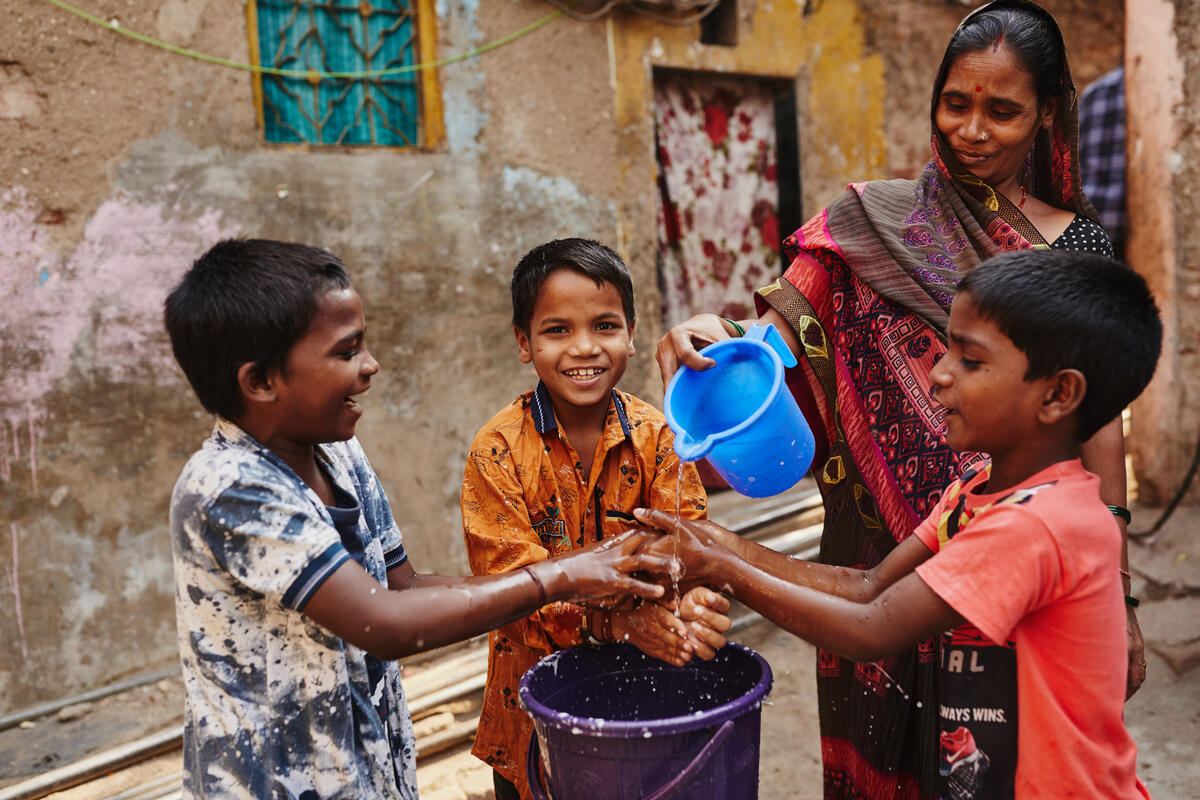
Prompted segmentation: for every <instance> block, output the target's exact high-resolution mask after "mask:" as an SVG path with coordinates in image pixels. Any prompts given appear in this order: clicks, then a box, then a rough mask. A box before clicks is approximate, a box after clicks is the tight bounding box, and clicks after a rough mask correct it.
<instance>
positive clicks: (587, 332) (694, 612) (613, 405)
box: [462, 239, 729, 800]
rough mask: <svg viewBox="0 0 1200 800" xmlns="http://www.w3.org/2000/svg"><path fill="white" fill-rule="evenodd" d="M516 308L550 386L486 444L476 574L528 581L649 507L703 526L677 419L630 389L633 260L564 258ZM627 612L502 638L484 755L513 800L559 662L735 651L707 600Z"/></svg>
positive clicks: (476, 510) (721, 608) (722, 602)
mask: <svg viewBox="0 0 1200 800" xmlns="http://www.w3.org/2000/svg"><path fill="white" fill-rule="evenodd" d="M512 298H513V330H514V333H515V335H516V339H517V349H518V351H519V353H520V358H521V361H522V362H523V363H526V364H530V363H531V364H533V367H534V369H535V370H536V371H537V374H538V377H539V378H540V380H539V382H538V386H537V388H536V389H534V390H533V391H531V392H526V393H525V394H523V395H521V396H520V397H518V398H517V399H516V400H515V401H514V402H512V403H511V404H509V405H508V406H507V407H505V408H504V409H502V410H501V411H500V412H499V413H498V414H496V416H494V417H493V418H492V419H491V420H490V421H489V422H488V423H487V424H486V425H484V426H483V428H481V429H480V431H479V433H478V434H476V436H475V440H474V442H473V443H472V444H471V450H470V453H469V454H468V455H467V463H466V467H465V470H464V474H463V489H462V515H463V533H464V535H465V536H466V541H467V555H468V557H469V559H470V562H471V569H472V570H473V571H474V572H475V574H476V575H488V574H492V573H497V572H509V571H511V570H514V569H520V568H521V567H523V566H525V565H528V564H533V563H536V562H538V561H542V560H545V559H548V558H555V557H557V556H561V555H562V554H564V553H567V552H570V551H572V550H574V549H577V548H580V547H583V546H584V545H586V544H589V543H592V542H595V541H598V540H600V539H604V538H608V537H611V536H614V535H616V534H617V533H620V532H621V531H624V530H626V529H628V528H629V527H630V526H633V525H636V521H635V520H634V518H633V516H632V514H631V512H632V511H633V509H634V508H636V507H638V506H650V507H653V508H659V509H662V510H663V511H664V512H665V513H668V514H670V515H672V516H674V515H675V514H676V513H678V514H680V515H681V516H682V517H683V518H685V519H698V518H702V517H703V516H704V513H705V508H706V504H707V502H706V497H705V494H704V488H703V487H702V486H701V484H700V480H699V477H698V475H697V473H696V468H695V466H693V465H692V464H681V463H680V461H679V458H678V456H676V455H675V450H674V448H673V447H672V443H673V441H674V437H673V435H672V433H671V430H670V429H669V428H668V427H667V424H666V420H665V418H664V417H663V415H662V413H661V412H659V411H658V410H657V409H655V408H654V407H653V406H651V405H649V404H648V403H645V402H643V401H641V400H639V399H638V398H636V397H634V396H632V395H629V394H626V393H624V392H618V391H617V390H616V389H615V388H614V387H615V386H616V384H617V382H618V381H619V380H620V379H621V376H622V374H623V373H624V372H625V365H626V362H627V361H628V359H629V357H630V356H632V355H633V324H634V307H633V283H632V281H631V279H630V277H629V272H628V270H627V269H626V268H625V264H624V263H623V262H622V261H621V258H620V256H618V255H617V254H616V253H615V252H613V251H612V250H610V249H609V248H607V247H605V246H604V245H602V244H599V243H597V242H593V241H589V240H585V239H560V240H556V241H552V242H548V243H546V244H543V245H541V246H539V247H536V248H534V249H533V250H531V251H530V252H529V253H528V254H527V255H526V256H525V257H524V258H523V259H521V261H520V263H518V264H517V267H516V269H515V270H514V271H513V277H512ZM681 473H682V474H681ZM676 509H678V512H677V510H676ZM613 603H617V605H615V606H614V607H610V608H599V607H594V608H584V607H582V606H579V605H572V604H570V603H551V604H550V605H547V606H545V607H544V608H542V609H541V610H540V611H538V612H536V613H534V614H532V615H530V616H528V617H525V618H523V619H520V620H518V621H516V622H513V623H511V624H509V625H506V626H505V627H503V628H500V629H498V630H496V631H493V632H492V633H491V634H490V637H489V639H490V641H489V643H490V645H491V650H490V652H489V655H488V677H487V686H486V687H485V689H484V701H483V710H482V711H481V713H480V718H479V732H478V734H477V735H476V737H475V746H474V748H473V749H472V753H474V754H475V755H476V756H477V757H478V758H480V759H482V760H484V761H486V762H487V763H488V764H491V765H492V767H493V769H494V770H495V786H496V797H497V798H498V799H499V800H506V798H515V797H517V796H518V795H519V796H520V797H523V798H528V797H529V796H530V794H529V787H528V782H527V780H526V775H525V757H526V752H527V750H528V747H529V739H530V734H531V732H532V730H533V723H532V721H531V720H530V718H529V716H528V715H527V714H526V713H525V712H524V711H522V710H521V708H520V706H519V705H518V703H517V682H518V681H519V680H520V678H521V676H522V675H523V674H524V673H525V672H526V671H527V670H528V669H529V668H530V667H532V666H533V665H534V664H535V663H537V661H538V660H539V659H541V658H542V657H543V656H546V655H549V654H550V653H552V652H554V651H555V650H557V649H559V648H563V647H569V646H571V645H576V644H580V643H595V642H600V641H608V642H611V641H627V642H630V643H631V644H634V645H636V646H637V647H638V648H639V649H641V650H642V651H643V652H645V653H647V654H649V655H652V656H655V657H657V658H661V659H662V660H664V661H667V662H670V663H673V664H676V665H682V664H683V663H684V662H685V661H687V660H688V659H690V658H691V657H692V656H694V655H695V656H700V657H701V658H712V657H713V655H714V653H715V651H716V650H717V649H719V648H720V647H721V646H722V645H724V643H725V639H724V637H723V636H722V635H721V633H722V632H723V631H725V630H727V629H728V627H729V620H728V618H727V617H725V616H724V612H725V611H727V610H728V609H729V602H728V601H727V600H726V599H725V598H723V597H722V596H721V595H719V594H717V593H716V592H713V591H710V590H708V589H705V588H704V587H696V588H695V589H694V590H693V591H692V592H690V593H688V595H687V596H686V597H684V598H682V599H681V601H680V602H679V603H678V605H676V604H675V603H674V602H671V603H667V604H662V603H634V602H631V601H629V600H625V599H622V598H613ZM677 614H678V616H677Z"/></svg>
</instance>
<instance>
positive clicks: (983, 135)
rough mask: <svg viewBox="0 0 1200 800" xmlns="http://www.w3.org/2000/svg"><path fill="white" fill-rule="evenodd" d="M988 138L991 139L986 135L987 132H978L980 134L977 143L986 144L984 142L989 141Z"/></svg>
mask: <svg viewBox="0 0 1200 800" xmlns="http://www.w3.org/2000/svg"><path fill="white" fill-rule="evenodd" d="M990 138H992V137H991V136H990V135H989V134H988V132H987V131H980V133H979V141H981V142H986V141H987V140H988V139H990Z"/></svg>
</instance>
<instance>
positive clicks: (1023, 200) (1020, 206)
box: [1017, 184, 1025, 211]
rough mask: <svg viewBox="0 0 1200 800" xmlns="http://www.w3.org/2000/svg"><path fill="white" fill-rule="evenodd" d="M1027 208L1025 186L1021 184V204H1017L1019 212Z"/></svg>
mask: <svg viewBox="0 0 1200 800" xmlns="http://www.w3.org/2000/svg"><path fill="white" fill-rule="evenodd" d="M1024 207H1025V184H1021V202H1019V203H1017V210H1018V211H1019V210H1021V209H1022V208H1024Z"/></svg>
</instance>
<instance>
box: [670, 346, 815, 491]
mask: <svg viewBox="0 0 1200 800" xmlns="http://www.w3.org/2000/svg"><path fill="white" fill-rule="evenodd" d="M700 353H701V355H704V356H707V357H709V358H711V359H713V360H714V361H716V362H717V364H716V366H714V367H711V368H710V369H706V370H704V371H703V372H697V371H696V370H693V369H691V368H690V367H680V369H679V371H678V372H676V373H675V376H674V377H673V378H671V382H670V383H669V384H668V385H667V394H666V398H665V401H664V403H663V405H664V411H665V413H666V417H667V424H668V425H670V426H671V430H672V431H674V432H675V452H676V453H678V454H679V457H680V458H682V459H683V460H684V461H695V460H697V459H699V458H707V459H708V462H709V463H710V464H712V466H713V468H714V469H716V471H717V472H718V473H719V474H720V475H721V477H723V478H724V479H725V480H726V482H728V483H729V485H730V486H731V487H733V489H734V490H735V491H737V492H739V493H741V494H744V495H746V496H747V497H769V496H770V495H774V494H779V493H780V492H783V491H786V490H787V489H790V488H791V487H792V486H795V485H796V483H797V482H798V481H799V480H800V479H801V478H803V477H804V475H805V473H807V472H808V468H809V466H811V464H812V459H813V452H814V450H815V449H816V444H815V442H814V441H813V435H812V430H811V429H810V428H809V427H808V423H807V422H805V420H804V416H803V415H802V414H801V413H800V407H799V406H798V405H796V399H795V398H794V397H792V393H791V392H790V391H789V390H788V388H787V384H786V383H785V382H784V372H783V371H784V367H794V366H796V357H795V356H794V355H792V351H791V350H789V349H788V347H787V345H786V344H785V343H784V341H783V337H781V336H780V335H779V331H777V330H775V326H774V325H769V324H768V325H751V326H750V330H748V331H746V335H745V336H743V337H741V338H739V339H726V340H724V341H721V342H717V343H715V344H710V345H709V346H708V347H705V348H704V349H703V350H701V351H700Z"/></svg>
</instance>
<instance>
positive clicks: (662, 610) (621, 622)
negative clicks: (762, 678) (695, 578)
mask: <svg viewBox="0 0 1200 800" xmlns="http://www.w3.org/2000/svg"><path fill="white" fill-rule="evenodd" d="M678 609H679V611H678V616H676V614H675V613H673V612H672V609H671V608H670V607H668V606H666V605H663V604H661V603H643V604H642V605H641V606H640V607H638V608H636V609H633V610H632V611H618V612H613V614H612V632H613V638H615V639H616V640H617V641H618V642H621V641H625V642H629V643H630V644H632V645H634V646H635V647H637V648H638V649H639V650H641V651H642V652H643V653H645V654H646V655H649V656H654V657H655V658H657V659H660V660H662V661H666V662H667V663H668V664H674V665H675V666H677V667H681V666H683V665H684V664H686V663H687V662H688V661H690V660H691V659H692V657H693V656H699V657H700V658H702V659H704V660H706V661H707V660H708V659H711V658H712V657H713V656H715V655H716V652H717V650H719V649H721V648H722V647H724V646H725V636H724V633H725V631H727V630H729V626H730V621H729V617H727V616H726V615H725V612H727V611H728V610H729V601H728V600H727V599H726V598H724V597H723V596H721V595H720V594H718V593H716V592H714V591H712V590H711V589H709V588H707V587H704V586H697V587H695V588H693V589H692V590H691V591H689V592H688V593H687V594H686V595H684V596H683V597H682V598H680V600H679V605H678Z"/></svg>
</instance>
